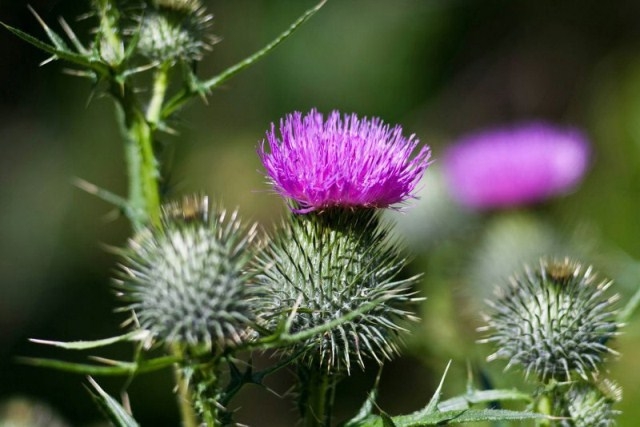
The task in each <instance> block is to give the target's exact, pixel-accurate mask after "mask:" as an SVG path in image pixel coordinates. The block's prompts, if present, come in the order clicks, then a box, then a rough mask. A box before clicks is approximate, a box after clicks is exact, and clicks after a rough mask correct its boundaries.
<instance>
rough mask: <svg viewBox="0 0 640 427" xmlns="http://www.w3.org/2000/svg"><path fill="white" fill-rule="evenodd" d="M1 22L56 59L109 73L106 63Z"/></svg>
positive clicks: (101, 72) (105, 73)
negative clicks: (49, 42) (53, 44)
mask: <svg viewBox="0 0 640 427" xmlns="http://www.w3.org/2000/svg"><path fill="white" fill-rule="evenodd" d="M0 24H2V26H3V27H5V28H6V29H7V30H9V31H10V32H12V33H13V34H15V35H16V36H18V37H19V38H21V39H22V40H24V41H26V42H27V43H29V44H31V45H33V46H35V47H37V48H38V49H40V50H43V51H45V52H47V53H50V54H51V55H53V57H54V59H63V60H65V61H69V62H71V63H74V64H76V65H79V66H81V67H85V68H89V69H91V70H94V71H96V72H98V73H99V74H101V75H107V74H108V72H109V69H108V67H107V66H106V65H105V64H103V63H101V62H98V61H95V60H91V59H88V58H87V57H85V56H84V55H80V54H77V53H75V52H72V51H70V50H61V49H58V48H56V47H55V46H52V45H50V44H47V43H45V42H43V41H41V40H39V39H37V38H35V37H33V36H32V35H30V34H27V33H25V32H24V31H21V30H19V29H17V28H13V27H11V26H9V25H7V24H5V23H3V22H0Z"/></svg>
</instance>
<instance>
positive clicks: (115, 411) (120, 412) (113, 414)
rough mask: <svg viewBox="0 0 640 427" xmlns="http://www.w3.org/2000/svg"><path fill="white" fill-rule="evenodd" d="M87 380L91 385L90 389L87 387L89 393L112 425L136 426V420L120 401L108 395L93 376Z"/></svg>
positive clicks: (118, 426) (121, 426)
mask: <svg viewBox="0 0 640 427" xmlns="http://www.w3.org/2000/svg"><path fill="white" fill-rule="evenodd" d="M88 380H89V383H90V384H91V387H92V389H91V388H89V387H87V390H88V391H89V394H91V397H92V398H93V400H94V401H95V402H96V404H97V405H98V406H99V407H100V409H101V410H102V411H103V412H104V414H105V416H106V417H107V419H108V420H109V421H110V422H111V423H112V424H113V425H115V426H116V427H138V423H137V422H136V420H135V419H134V418H133V417H132V416H131V414H129V412H127V410H126V409H125V408H124V407H123V406H122V405H121V404H120V402H118V401H117V400H115V399H114V398H113V397H111V396H109V395H108V394H107V393H106V392H105V391H104V390H103V389H102V388H101V387H100V386H99V385H98V383H97V382H95V381H94V380H93V378H91V377H89V378H88ZM94 390H95V392H94Z"/></svg>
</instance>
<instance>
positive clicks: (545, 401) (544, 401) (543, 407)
mask: <svg viewBox="0 0 640 427" xmlns="http://www.w3.org/2000/svg"><path fill="white" fill-rule="evenodd" d="M550 393H551V392H549V391H545V392H544V393H543V394H542V395H541V396H540V397H539V398H538V401H537V402H536V409H537V412H538V413H540V414H543V415H548V416H551V415H553V410H552V408H553V402H552V400H551V396H550ZM536 426H537V427H550V426H551V420H550V419H549V418H544V419H540V420H537V421H536Z"/></svg>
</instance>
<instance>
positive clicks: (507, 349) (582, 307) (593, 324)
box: [480, 259, 620, 382]
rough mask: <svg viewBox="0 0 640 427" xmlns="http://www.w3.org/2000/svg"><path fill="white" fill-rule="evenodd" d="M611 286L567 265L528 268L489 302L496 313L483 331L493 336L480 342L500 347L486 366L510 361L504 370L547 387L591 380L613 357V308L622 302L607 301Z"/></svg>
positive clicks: (545, 262)
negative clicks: (519, 371) (530, 377)
mask: <svg viewBox="0 0 640 427" xmlns="http://www.w3.org/2000/svg"><path fill="white" fill-rule="evenodd" d="M611 283H612V282H610V281H607V280H602V281H599V280H598V278H597V275H596V274H595V273H594V272H593V269H592V268H591V267H587V268H584V267H583V266H581V265H580V264H579V263H577V262H575V261H571V260H568V259H565V260H564V261H548V260H541V261H540V265H539V267H538V268H537V269H531V268H528V267H525V270H524V274H522V275H516V276H514V277H512V278H511V283H510V286H509V287H508V288H506V289H502V288H499V289H498V290H497V298H496V299H495V300H494V301H487V303H488V304H489V306H490V307H491V308H492V309H493V312H492V313H490V314H489V315H487V316H485V321H486V326H484V327H482V328H480V330H481V331H486V332H488V333H489V334H488V336H487V337H486V338H484V339H482V340H481V341H480V342H484V343H492V344H494V345H495V347H497V351H496V352H495V353H493V354H492V355H490V356H489V357H488V360H489V361H492V360H495V359H506V360H508V364H507V367H506V369H508V368H509V367H511V366H514V365H519V366H520V367H521V368H523V369H524V371H525V374H526V376H528V375H529V374H530V373H532V372H533V373H535V374H536V375H537V376H538V378H539V379H540V380H541V381H543V382H547V381H549V380H552V379H566V380H571V379H572V378H573V377H574V374H577V375H579V376H580V377H582V378H584V379H587V378H588V377H590V376H593V375H594V374H595V373H597V372H598V367H599V366H600V365H601V364H602V362H603V361H604V359H605V357H606V356H607V354H609V353H615V352H614V351H613V350H612V349H611V348H610V347H608V343H609V341H610V339H611V338H613V337H614V336H615V335H616V333H617V330H618V328H619V327H620V325H619V324H618V323H617V321H616V312H615V310H614V309H613V308H612V305H613V304H614V302H615V301H617V299H618V296H617V295H614V296H610V297H608V296H606V291H607V289H608V288H609V286H610V285H611Z"/></svg>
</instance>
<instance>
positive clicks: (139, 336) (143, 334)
mask: <svg viewBox="0 0 640 427" xmlns="http://www.w3.org/2000/svg"><path fill="white" fill-rule="evenodd" d="M148 336H149V333H148V332H147V331H142V330H137V331H132V332H129V333H126V334H124V335H119V336H117V337H111V338H105V339H101V340H95V341H69V342H63V341H49V340H39V339H34V338H31V339H29V341H31V342H33V343H36V344H44V345H51V346H54V347H60V348H64V349H66V350H88V349H92V348H99V347H106V346H108V345H111V344H115V343H118V342H122V341H143V340H144V339H146V338H147V337H148Z"/></svg>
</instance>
